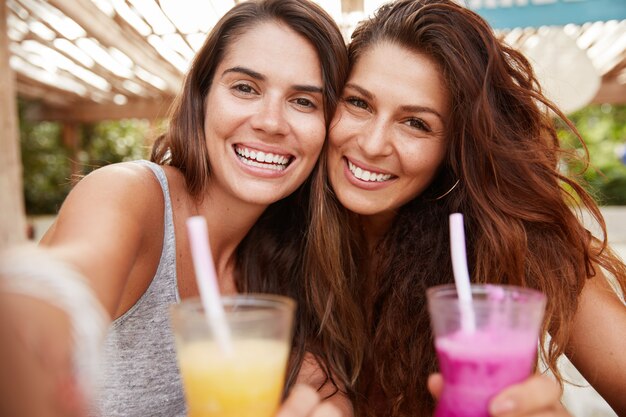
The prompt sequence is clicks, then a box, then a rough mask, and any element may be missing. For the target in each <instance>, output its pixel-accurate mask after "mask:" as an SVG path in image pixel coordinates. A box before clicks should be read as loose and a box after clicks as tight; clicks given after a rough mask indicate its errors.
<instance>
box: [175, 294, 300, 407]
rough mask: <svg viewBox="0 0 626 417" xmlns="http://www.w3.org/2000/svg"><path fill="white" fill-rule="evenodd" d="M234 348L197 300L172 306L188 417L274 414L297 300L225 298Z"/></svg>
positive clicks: (257, 296) (248, 296)
mask: <svg viewBox="0 0 626 417" xmlns="http://www.w3.org/2000/svg"><path fill="white" fill-rule="evenodd" d="M222 302H223V304H224V310H225V313H226V321H227V324H228V327H229V330H230V337H231V342H232V350H231V351H225V350H224V349H223V347H222V346H220V344H218V343H217V341H216V340H215V337H214V334H213V332H212V329H211V327H210V326H209V324H208V323H207V318H206V315H205V314H204V310H203V308H202V304H201V303H200V300H199V299H192V300H185V301H183V302H181V303H180V304H175V305H174V306H172V309H171V318H172V327H173V329H174V335H175V339H176V350H177V355H178V364H179V367H180V372H181V375H182V379H183V385H184V389H185V398H186V401H187V408H188V416H189V417H214V416H215V417H217V416H219V417H235V416H236V417H253V416H254V417H271V416H273V415H274V414H275V413H276V410H277V409H278V406H279V403H280V397H281V393H282V389H283V385H284V380H285V369H286V366H287V358H288V355H289V350H290V346H291V332H292V327H293V315H294V310H295V302H294V301H293V300H291V299H289V298H287V297H281V296H274V295H264V294H241V295H236V296H229V297H222Z"/></svg>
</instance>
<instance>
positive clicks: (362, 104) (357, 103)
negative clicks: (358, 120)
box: [345, 97, 369, 110]
mask: <svg viewBox="0 0 626 417" xmlns="http://www.w3.org/2000/svg"><path fill="white" fill-rule="evenodd" d="M345 101H346V103H348V104H350V105H351V106H354V107H358V108H359V109H363V110H367V109H368V108H369V105H368V104H367V102H366V101H365V100H361V99H360V98H357V97H348V98H347V99H346V100H345Z"/></svg>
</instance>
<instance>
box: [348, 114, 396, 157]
mask: <svg viewBox="0 0 626 417" xmlns="http://www.w3.org/2000/svg"><path fill="white" fill-rule="evenodd" d="M391 139H392V137H391V131H390V127H389V125H388V124H387V123H386V122H385V121H384V120H380V119H375V120H372V121H371V122H370V123H368V124H367V125H365V126H363V129H362V131H361V132H359V134H358V136H357V144H358V145H359V148H360V149H361V151H362V152H363V153H364V154H365V155H366V156H369V157H372V158H374V157H380V156H388V155H390V154H391V153H392V151H393V147H392V144H391Z"/></svg>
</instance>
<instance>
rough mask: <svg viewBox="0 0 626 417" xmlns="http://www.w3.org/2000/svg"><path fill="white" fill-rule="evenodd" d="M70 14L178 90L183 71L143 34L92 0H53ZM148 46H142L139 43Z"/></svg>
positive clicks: (83, 25) (98, 36)
mask: <svg viewBox="0 0 626 417" xmlns="http://www.w3.org/2000/svg"><path fill="white" fill-rule="evenodd" d="M49 2H50V4H52V5H54V6H55V7H57V8H58V9H59V10H61V11H62V12H63V13H65V14H66V15H67V16H68V17H70V18H72V19H73V20H74V21H76V22H77V23H78V24H79V25H81V26H82V27H83V28H84V29H85V30H86V31H87V32H89V33H90V34H92V35H93V36H94V37H95V38H97V39H98V40H99V41H100V42H101V43H102V44H104V45H107V46H115V47H116V48H117V49H119V50H120V51H122V52H123V53H125V54H126V55H127V56H128V57H129V58H130V59H131V60H133V61H134V62H136V63H141V65H142V66H143V67H144V68H146V69H148V70H149V71H151V72H153V73H154V74H155V75H157V76H158V77H160V78H161V79H163V81H165V83H166V84H167V92H168V93H170V94H176V93H177V92H178V90H179V88H180V85H181V83H182V79H183V75H182V74H181V73H180V72H179V71H178V70H176V68H174V67H173V66H172V65H171V64H170V63H169V62H167V61H165V60H163V59H161V58H160V57H159V55H158V54H157V52H156V51H154V50H153V49H152V48H151V47H150V46H149V44H147V43H146V42H145V40H144V39H143V38H140V39H138V40H137V39H135V36H133V35H134V34H133V33H130V32H122V31H121V30H120V27H119V26H118V25H117V24H116V23H115V22H114V21H113V20H112V19H110V18H109V17H108V16H106V15H105V14H104V13H102V12H101V11H100V9H98V8H97V7H96V6H95V5H94V4H93V3H91V1H89V0H49ZM138 44H139V45H143V46H144V47H143V48H142V47H138V46H137V45H138ZM146 46H148V48H146Z"/></svg>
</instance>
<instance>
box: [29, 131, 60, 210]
mask: <svg viewBox="0 0 626 417" xmlns="http://www.w3.org/2000/svg"><path fill="white" fill-rule="evenodd" d="M20 143H21V148H22V166H23V181H24V199H25V204H26V212H27V213H28V214H31V215H32V214H50V213H56V211H57V210H58V208H59V207H60V205H61V203H62V202H63V199H64V198H65V196H66V195H67V193H68V192H69V190H70V188H71V183H70V180H69V178H70V174H71V166H70V159H69V153H68V152H67V150H66V149H65V148H64V147H63V146H62V144H61V129H60V126H59V125H58V123H36V124H34V123H28V122H25V121H24V120H23V119H20Z"/></svg>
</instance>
